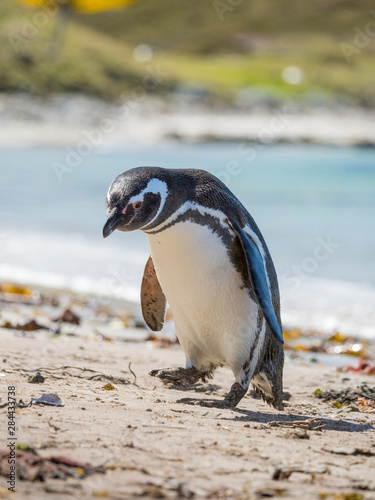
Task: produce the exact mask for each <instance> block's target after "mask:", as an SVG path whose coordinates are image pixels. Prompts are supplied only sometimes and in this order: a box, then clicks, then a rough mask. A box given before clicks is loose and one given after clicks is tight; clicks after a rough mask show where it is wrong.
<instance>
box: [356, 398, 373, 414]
mask: <svg viewBox="0 0 375 500" xmlns="http://www.w3.org/2000/svg"><path fill="white" fill-rule="evenodd" d="M357 406H358V409H359V411H363V412H365V413H375V402H374V400H373V399H365V398H358V401H357Z"/></svg>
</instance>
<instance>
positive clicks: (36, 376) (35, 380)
mask: <svg viewBox="0 0 375 500" xmlns="http://www.w3.org/2000/svg"><path fill="white" fill-rule="evenodd" d="M44 381H45V378H44V377H43V375H42V374H41V373H40V372H38V371H36V372H34V373H33V374H32V375H30V377H29V383H30V384H43V382H44Z"/></svg>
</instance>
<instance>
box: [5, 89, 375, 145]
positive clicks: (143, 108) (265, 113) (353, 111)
mask: <svg viewBox="0 0 375 500" xmlns="http://www.w3.org/2000/svg"><path fill="white" fill-rule="evenodd" d="M374 120H375V111H373V110H365V109H363V108H351V107H346V106H336V107H331V108H327V107H324V106H309V105H306V104H298V103H280V104H279V105H275V106H273V107H271V106H268V105H267V104H265V103H263V104H257V105H254V106H252V107H248V108H246V109H245V110H244V109H243V108H242V109H241V108H229V107H228V108H223V107H217V108H210V107H207V106H203V105H199V104H197V103H190V105H188V104H186V103H178V102H176V101H174V102H168V101H165V100H162V99H160V98H148V99H146V100H142V101H141V102H133V101H123V102H121V103H120V104H119V103H116V105H114V104H110V103H106V102H104V101H100V100H98V99H94V98H89V97H85V96H74V95H73V96H67V95H61V96H55V97H54V98H49V99H46V100H41V99H37V98H33V97H30V96H25V95H20V96H17V95H6V96H4V95H0V147H15V146H17V147H19V146H20V144H22V145H23V146H28V147H30V146H50V147H66V146H73V147H74V146H78V145H79V144H81V143H82V144H83V143H88V144H90V145H91V147H97V148H101V147H105V148H108V147H121V146H126V145H129V144H140V145H147V144H150V145H151V144H155V143H160V142H163V141H169V140H177V141H182V142H207V141H211V142H214V141H224V142H228V141H229V142H248V143H255V144H258V145H260V146H265V145H268V144H277V143H286V144H317V145H318V144H320V145H333V146H362V147H374V146H375V129H374V127H373V126H372V124H373V123H374ZM140 131H142V132H141V133H140Z"/></svg>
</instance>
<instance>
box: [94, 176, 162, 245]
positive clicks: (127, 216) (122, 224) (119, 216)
mask: <svg viewBox="0 0 375 500" xmlns="http://www.w3.org/2000/svg"><path fill="white" fill-rule="evenodd" d="M164 171H165V169H161V168H160V169H159V168H157V167H138V168H133V169H131V170H128V171H126V172H124V173H123V174H121V175H119V176H118V177H116V179H115V180H114V181H113V182H112V184H111V186H110V188H109V190H108V193H107V198H106V204H107V217H108V219H107V222H106V223H105V225H104V228H103V237H104V238H106V237H107V236H109V235H110V234H112V233H113V231H114V230H115V229H118V230H120V231H134V230H136V229H145V228H147V226H149V225H150V224H151V223H153V222H154V221H155V220H156V218H157V217H158V216H159V215H160V213H161V212H162V210H163V207H164V204H165V202H166V199H167V196H168V184H167V182H166V179H164V178H163V177H165V175H163V174H164Z"/></svg>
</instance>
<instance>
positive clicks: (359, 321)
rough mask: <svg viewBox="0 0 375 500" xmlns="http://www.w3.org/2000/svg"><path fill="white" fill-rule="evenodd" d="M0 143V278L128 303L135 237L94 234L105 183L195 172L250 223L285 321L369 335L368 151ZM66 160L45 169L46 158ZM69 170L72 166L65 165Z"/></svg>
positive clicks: (372, 266) (372, 237) (134, 285)
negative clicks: (220, 188) (127, 176)
mask: <svg viewBox="0 0 375 500" xmlns="http://www.w3.org/2000/svg"><path fill="white" fill-rule="evenodd" d="M72 151H73V150H72V149H66V148H64V147H61V148H57V147H56V148H53V147H27V148H19V149H13V148H3V149H0V166H1V183H0V216H1V219H0V220H1V226H0V244H1V245H0V248H1V260H0V280H9V281H13V282H14V281H17V282H20V283H30V284H40V285H46V286H50V287H57V288H70V289H73V290H75V291H79V292H82V293H96V294H100V295H102V296H105V297H109V298H110V297H111V296H117V297H123V298H126V299H127V300H131V301H135V302H136V301H139V288H140V282H141V278H142V271H143V267H144V264H145V262H146V260H147V256H148V245H147V239H146V237H145V235H144V234H143V233H141V232H140V231H138V232H137V231H136V232H134V233H120V232H118V231H117V232H115V233H114V234H113V235H112V236H111V237H110V238H108V239H106V240H103V238H102V227H103V225H104V223H105V220H106V211H105V195H106V191H107V189H108V186H109V185H110V183H111V181H112V180H113V178H114V177H115V176H116V175H118V174H119V173H121V172H123V171H125V170H127V169H129V168H132V167H134V166H139V165H157V166H163V167H168V168H203V169H205V170H208V171H210V172H212V173H214V174H215V175H217V176H218V177H220V178H221V179H222V180H223V181H224V182H225V183H226V184H227V185H228V186H229V188H230V189H231V190H232V191H233V192H234V193H235V195H236V196H237V197H238V198H239V199H240V200H241V201H242V202H243V203H244V205H245V206H246V207H247V208H248V210H249V211H250V213H251V214H252V215H253V217H254V219H255V220H256V222H257V223H258V225H259V227H260V229H261V231H262V233H263V235H264V237H265V239H266V241H267V244H268V247H269V249H270V252H271V255H272V257H273V260H274V262H275V265H276V269H277V272H278V276H279V281H280V288H281V293H282V313H283V321H284V323H285V324H286V326H289V327H292V326H306V327H309V328H316V329H319V330H332V331H334V330H336V329H338V330H340V331H342V332H344V333H351V334H356V335H361V336H375V149H372V148H339V147H328V146H312V145H270V146H266V147H260V146H256V145H255V146H254V145H246V146H244V145H242V146H241V145H239V144H236V143H201V144H196V143H192V144H186V143H179V142H163V143H160V144H157V145H152V146H128V145H124V146H122V147H116V148H108V149H96V150H94V151H92V152H91V154H89V155H86V156H82V157H77V155H76V154H75V153H72ZM67 161H73V162H74V166H72V168H71V169H70V171H69V172H68V171H67V172H65V173H63V174H62V175H60V177H59V176H58V175H56V172H55V170H54V165H56V162H59V163H60V164H65V165H66V164H67ZM71 165H73V164H72V163H71Z"/></svg>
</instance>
